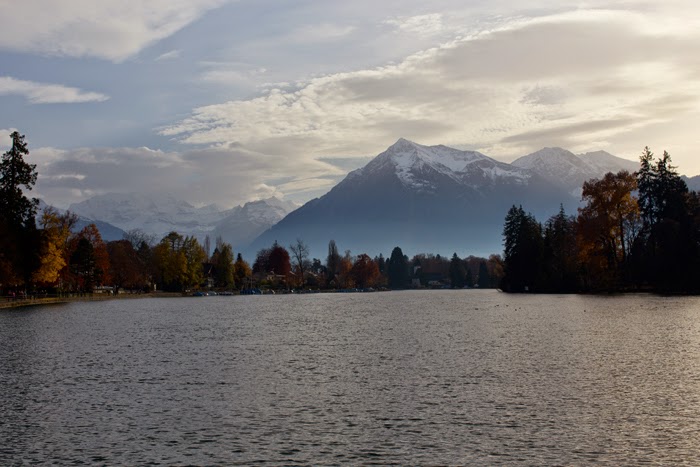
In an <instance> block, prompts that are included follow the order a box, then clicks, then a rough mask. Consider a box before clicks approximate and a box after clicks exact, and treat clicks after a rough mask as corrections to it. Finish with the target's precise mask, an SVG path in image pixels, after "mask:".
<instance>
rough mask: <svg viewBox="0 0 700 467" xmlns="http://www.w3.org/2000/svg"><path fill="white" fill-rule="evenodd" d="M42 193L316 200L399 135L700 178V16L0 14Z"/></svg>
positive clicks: (170, 4)
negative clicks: (641, 161)
mask: <svg viewBox="0 0 700 467" xmlns="http://www.w3.org/2000/svg"><path fill="white" fill-rule="evenodd" d="M0 64H1V65H0V109H2V112H0V149H1V150H2V151H3V152H4V151H6V150H7V148H8V147H9V144H10V140H9V134H10V133H11V132H12V131H14V130H18V131H19V132H20V133H22V134H24V135H26V140H27V142H28V144H29V149H30V156H29V157H28V158H27V160H28V161H29V162H31V163H34V164H37V170H38V172H39V180H38V182H37V184H36V187H35V188H34V190H33V192H32V195H33V196H38V197H41V198H43V199H44V200H46V201H47V202H48V203H50V204H54V205H56V206H59V207H64V208H65V207H68V206H69V205H70V204H71V203H74V202H79V201H82V200H84V199H87V198H90V197H92V196H95V195H99V194H103V193H110V192H118V193H144V194H146V193H151V192H158V193H168V194H172V195H174V196H176V197H178V198H181V199H184V200H187V201H189V202H190V203H192V204H194V205H205V204H210V203H216V204H218V205H220V206H222V207H232V206H235V205H239V204H241V203H244V202H246V201H250V200H255V199H262V198H268V197H270V196H277V197H280V198H286V199H290V200H294V201H297V202H305V201H307V200H309V199H311V198H314V197H318V196H321V195H323V194H324V193H325V192H327V191H328V190H329V189H330V188H332V187H333V186H334V185H335V184H336V183H337V182H338V181H340V180H341V179H342V178H343V177H344V176H345V175H346V174H347V173H348V171H349V170H352V169H355V168H358V167H361V166H363V165H364V164H365V163H367V162H368V161H369V160H370V158H371V157H372V156H375V155H377V154H379V153H381V152H382V151H383V150H385V149H386V148H387V147H388V146H390V145H391V144H393V143H394V142H395V141H396V140H397V139H399V138H401V137H403V138H407V139H409V140H412V141H415V142H417V143H420V144H427V145H432V144H445V145H448V146H452V147H456V148H460V149H470V150H478V151H480V152H482V153H484V154H486V155H488V156H491V157H494V158H496V159H499V160H502V161H506V162H509V161H512V160H514V159H516V158H517V157H520V156H523V155H526V154H529V153H531V152H534V151H536V150H538V149H541V148H543V147H554V146H559V147H564V148H566V149H569V150H571V151H573V152H575V153H581V152H587V151H595V150H605V151H608V152H610V153H612V154H615V155H617V156H620V157H624V158H627V159H632V160H636V159H637V158H638V156H639V154H640V153H641V151H642V149H643V148H644V147H645V146H649V147H650V148H651V149H652V151H654V152H655V153H657V154H661V153H662V152H663V151H664V150H667V151H668V152H669V153H670V154H671V156H672V158H673V161H674V164H675V165H676V166H678V168H679V171H680V172H681V173H683V174H687V175H690V176H693V175H697V174H700V157H698V156H697V154H696V147H698V146H699V145H700V131H698V129H700V3H699V2H697V1H696V0H669V1H664V2H658V1H627V0H619V1H616V0H607V1H595V0H593V1H551V0H538V1H530V0H517V1H516V0H489V1H482V0H475V1H467V0H433V1H431V2H425V1H416V0H401V1H398V0H383V1H381V2H377V1H376V0H375V1H369V0H353V1H352V2H347V1H338V0H294V1H292V0H228V1H227V0H100V1H99V2H96V1H94V0H66V1H62V2H56V1H53V0H23V1H22V2H16V1H14V0H0Z"/></svg>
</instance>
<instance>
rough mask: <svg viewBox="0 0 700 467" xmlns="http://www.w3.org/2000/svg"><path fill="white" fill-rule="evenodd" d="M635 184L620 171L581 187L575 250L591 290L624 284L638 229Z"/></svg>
mask: <svg viewBox="0 0 700 467" xmlns="http://www.w3.org/2000/svg"><path fill="white" fill-rule="evenodd" d="M636 189H637V180H636V178H635V176H634V175H632V174H630V173H629V172H627V171H625V170H623V171H620V172H619V173H617V174H613V173H608V174H606V175H605V176H604V177H603V178H602V179H593V180H589V181H587V182H585V183H584V184H583V194H582V200H583V201H584V202H585V203H586V204H585V205H584V206H583V207H582V208H579V216H578V220H577V223H578V238H579V244H578V250H579V255H580V260H581V261H582V263H583V266H584V267H585V268H586V271H585V275H586V276H587V277H589V278H591V279H593V281H592V282H591V283H589V285H591V286H593V287H595V288H601V287H602V288H611V287H612V288H617V287H618V286H619V285H620V280H624V279H625V277H624V275H625V273H626V272H627V271H626V270H625V267H626V265H627V260H628V256H629V253H630V251H631V247H632V244H633V243H634V241H635V239H636V237H637V235H638V234H639V231H640V228H641V222H640V213H639V205H638V204H637V199H636V198H635V196H634V194H633V193H634V191H635V190H636Z"/></svg>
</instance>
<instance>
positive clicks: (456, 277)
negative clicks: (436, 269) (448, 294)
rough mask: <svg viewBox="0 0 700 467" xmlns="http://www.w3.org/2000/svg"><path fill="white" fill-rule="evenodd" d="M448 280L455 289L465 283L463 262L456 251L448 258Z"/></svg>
mask: <svg viewBox="0 0 700 467" xmlns="http://www.w3.org/2000/svg"><path fill="white" fill-rule="evenodd" d="M450 282H451V283H452V288H455V289H461V288H462V287H464V285H465V271H464V263H463V262H462V260H461V259H460V258H459V256H457V253H454V254H453V255H452V259H451V260H450Z"/></svg>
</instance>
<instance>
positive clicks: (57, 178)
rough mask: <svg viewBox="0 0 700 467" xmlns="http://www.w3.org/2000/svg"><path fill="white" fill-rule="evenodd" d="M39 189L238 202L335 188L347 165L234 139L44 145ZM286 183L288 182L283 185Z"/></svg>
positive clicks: (36, 158) (80, 195) (50, 194)
mask: <svg viewBox="0 0 700 467" xmlns="http://www.w3.org/2000/svg"><path fill="white" fill-rule="evenodd" d="M31 162H32V163H35V164H37V171H38V173H39V179H38V181H37V185H36V189H37V193H39V195H40V196H42V197H44V198H45V199H46V201H47V202H50V203H52V204H55V205H58V206H62V207H67V206H68V205H69V204H70V203H72V202H76V201H81V200H82V199H84V198H85V197H87V196H94V195H96V194H102V193H110V192H115V193H172V194H174V195H176V196H178V197H180V198H182V199H185V200H187V201H189V202H191V203H195V204H209V203H213V202H215V203H217V204H219V205H222V206H227V207H232V206H235V205H238V204H240V203H241V202H244V201H248V200H252V199H259V198H266V197H269V196H270V195H276V196H283V195H286V196H292V197H294V195H295V194H297V195H298V194H303V193H308V192H309V191H312V190H314V189H323V188H327V187H328V185H329V183H330V182H329V181H328V178H329V177H330V176H335V177H338V176H341V175H342V174H343V171H341V170H339V169H337V168H336V167H333V166H331V165H329V164H326V163H324V162H318V161H313V160H307V161H305V162H303V163H300V162H299V161H298V160H293V159H290V158H280V157H274V156H269V155H265V154H259V153H256V152H253V151H250V150H247V149H245V148H242V147H239V146H236V145H230V146H221V147H213V148H208V149H197V150H189V151H184V152H164V151H158V150H153V149H149V148H145V147H142V148H79V149H71V150H60V149H55V148H39V149H36V150H33V151H32V152H31ZM280 187H282V188H280Z"/></svg>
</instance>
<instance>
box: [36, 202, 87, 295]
mask: <svg viewBox="0 0 700 467" xmlns="http://www.w3.org/2000/svg"><path fill="white" fill-rule="evenodd" d="M76 220H77V217H76V216H75V215H73V214H71V213H70V212H66V213H65V214H58V211H56V210H55V209H53V208H46V209H45V210H44V212H43V214H42V216H41V227H42V229H41V234H40V236H41V245H40V266H39V268H38V269H37V270H36V271H34V272H33V274H32V281H33V282H35V283H39V284H42V285H47V286H53V285H56V284H57V282H58V280H59V279H60V276H61V272H62V271H63V269H64V268H65V267H66V266H67V264H68V241H69V238H70V235H71V229H72V228H73V226H74V225H75V222H76Z"/></svg>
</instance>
